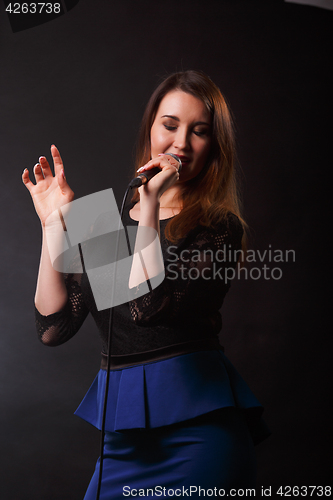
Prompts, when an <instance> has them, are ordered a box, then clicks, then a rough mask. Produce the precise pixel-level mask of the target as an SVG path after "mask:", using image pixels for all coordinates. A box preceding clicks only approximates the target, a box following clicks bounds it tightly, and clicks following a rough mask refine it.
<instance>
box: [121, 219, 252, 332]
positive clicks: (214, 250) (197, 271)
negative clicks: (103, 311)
mask: <svg viewBox="0 0 333 500" xmlns="http://www.w3.org/2000/svg"><path fill="white" fill-rule="evenodd" d="M194 233H195V234H194V235H193V234H192V236H191V235H189V237H188V238H186V239H185V242H184V244H181V245H180V246H178V247H176V246H173V247H172V246H171V247H168V252H167V253H168V255H169V257H168V258H167V259H165V262H164V264H165V279H164V281H163V282H162V283H161V285H159V286H158V287H157V288H156V289H154V290H153V291H151V292H150V293H147V294H145V295H143V296H141V297H138V299H135V300H132V301H131V302H130V303H129V307H130V313H131V317H132V319H133V321H134V322H135V323H136V324H139V325H142V326H153V325H154V324H157V323H158V322H160V321H165V320H166V321H168V322H170V321H171V322H174V321H177V322H179V321H181V320H183V319H185V321H186V318H189V317H191V318H193V314H194V315H197V314H205V313H206V314H207V311H214V310H215V311H216V310H218V309H220V307H221V306H222V303H223V299H224V296H225V294H226V293H227V291H228V289H229V287H230V279H231V278H232V277H233V273H234V269H235V267H236V264H237V260H238V257H239V254H240V251H241V239H242V235H243V228H242V226H241V223H240V221H239V219H238V218H237V217H236V216H234V215H233V216H230V217H229V218H228V221H227V222H225V223H221V224H219V225H218V226H217V227H216V228H214V229H211V228H204V227H201V229H200V230H197V231H195V232H194ZM139 288H140V287H138V291H139Z"/></svg>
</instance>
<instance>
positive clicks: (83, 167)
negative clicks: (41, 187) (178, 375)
mask: <svg viewBox="0 0 333 500" xmlns="http://www.w3.org/2000/svg"><path fill="white" fill-rule="evenodd" d="M332 17H333V12H332V11H329V10H325V9H321V8H317V7H312V6H303V5H297V4H292V3H284V2H283V1H269V0H266V1H240V0H233V1H230V0H229V1H228V0H216V1H215V0H206V1H205V2H202V1H198V0H178V1H174V0H168V1H166V0H162V1H159V2H157V1H156V2H153V1H149V2H140V1H138V0H131V1H129V0H122V1H120V0H114V1H106V0H105V1H102V0H80V2H79V3H78V5H76V7H75V8H73V9H72V10H71V11H70V12H68V13H66V14H65V15H63V16H61V17H59V18H58V19H56V20H53V21H51V22H48V23H46V24H42V25H40V26H37V27H35V28H32V29H27V30H24V31H20V32H17V33H13V32H12V31H11V27H10V24H9V21H8V18H7V17H6V15H5V10H4V5H3V4H0V23H1V24H0V28H1V31H0V43H1V49H0V67H1V76H0V99H1V105H0V113H1V118H0V120H1V121H0V124H1V137H0V147H1V155H0V162H1V163H0V168H1V207H0V221H1V246H0V257H1V261H0V262H1V264H0V270H1V291H0V293H1V298H0V300H1V302H0V308H1V322H0V328H1V335H0V344H1V350H0V352H1V361H0V373H1V412H0V432H1V476H2V479H1V486H0V489H2V490H3V491H0V498H1V499H2V500H31V499H34V500H46V499H47V500H60V499H66V500H80V499H82V498H83V496H84V492H85V489H86V487H87V485H88V483H89V480H90V476H91V474H92V472H93V469H94V465H95V461H96V459H97V457H98V449H99V433H98V431H96V429H94V428H93V427H91V426H90V425H89V424H87V423H85V422H83V421H81V420H80V419H79V418H77V417H75V416H73V412H74V410H75V409H76V407H77V406H78V404H79V403H80V401H81V399H82V397H83V396H84V394H85V392H86V391H87V389H88V387H89V385H90V384H91V382H92V381H93V379H94V377H95V375H96V373H97V371H98V369H99V352H100V345H99V340H98V336H97V333H96V329H95V327H94V324H93V322H92V321H91V319H88V320H87V321H86V323H85V324H84V326H83V328H82V329H81V331H80V332H79V333H78V334H77V335H76V337H75V338H74V339H72V340H71V341H70V342H69V343H67V344H65V345H63V346H60V347H57V348H55V349H50V348H47V347H44V346H43V345H42V344H40V343H39V342H38V340H37V335H36V332H35V329H34V311H33V296H34V289H35V284H36V276H37V270H38V262H39V252H40V243H41V230H40V225H39V221H38V219H37V216H36V214H35V212H34V208H33V205H32V202H31V199H30V196H29V193H28V191H27V190H26V189H25V187H24V185H23V184H22V182H21V173H22V171H23V169H24V168H25V167H28V168H29V170H30V172H31V171H32V167H33V165H34V164H35V163H36V162H37V161H38V157H39V156H40V155H46V156H47V157H48V158H49V157H50V153H49V147H50V145H51V144H52V143H54V144H56V145H57V146H58V147H59V149H60V152H61V154H62V157H63V160H64V163H65V168H66V175H67V179H68V181H69V183H70V185H71V187H72V188H73V190H74V191H75V194H76V197H77V198H79V197H81V196H84V195H87V194H89V193H93V192H97V191H100V190H102V189H105V188H108V187H112V188H113V189H114V192H115V195H116V198H117V200H118V202H120V199H121V196H122V193H123V191H124V189H125V187H126V185H127V182H128V180H129V172H130V170H131V166H132V159H133V152H134V144H135V140H136V133H137V130H138V126H139V122H140V118H141V115H142V112H143V109H144V106H145V103H146V101H147V99H148V97H149V95H150V93H151V92H152V90H153V88H154V87H155V86H156V84H157V83H159V81H160V80H161V78H163V77H164V76H165V75H166V74H168V73H170V72H173V71H178V70H183V69H200V70H203V71H205V72H206V73H207V74H208V75H210V77H211V78H212V79H213V80H214V81H215V82H216V83H217V84H218V85H219V86H220V88H221V89H222V92H223V93H224V94H225V96H226V98H227V101H228V102H229V104H230V106H231V108H232V110H233V114H234V118H235V122H236V128H237V143H238V153H239V162H240V165H241V169H242V181H243V191H244V209H245V217H246V220H247V222H248V224H249V226H250V229H251V235H250V245H249V247H250V248H252V249H255V250H256V251H257V250H259V251H260V252H264V251H265V250H268V249H269V248H271V249H273V250H275V249H279V250H282V251H283V252H285V251H286V250H289V249H293V250H295V253H296V259H295V262H284V263H283V262H282V263H277V264H276V263H270V262H269V261H268V259H267V258H266V259H265V262H264V263H258V262H256V263H252V264H249V268H250V269H251V267H259V268H262V266H263V264H266V265H267V266H268V267H270V268H272V267H276V266H279V267H280V268H281V270H282V272H283V276H282V278H281V279H280V280H274V279H265V278H264V277H263V275H262V276H261V277H260V278H259V279H256V280H254V279H249V280H245V279H244V278H243V279H241V280H235V281H234V283H233V286H232V288H231V291H230V293H229V295H228V297H227V299H226V301H225V305H224V314H223V322H224V327H223V333H222V343H223V344H224V346H225V348H226V354H227V356H228V357H229V358H230V359H231V361H232V362H233V363H234V365H235V366H236V368H237V369H238V370H239V372H240V373H241V374H242V375H243V377H244V378H245V380H246V381H247V382H248V384H249V385H250V387H251V388H252V390H253V392H254V393H255V394H256V396H257V397H258V399H259V400H260V401H261V402H262V403H263V405H264V406H265V418H266V422H267V423H268V425H269V427H270V428H271V429H272V431H273V434H272V436H271V437H270V438H269V439H268V440H266V441H265V442H263V443H262V444H260V445H259V446H258V447H257V454H258V466H259V474H258V486H261V485H265V487H268V486H272V487H273V490H274V489H275V490H276V489H277V487H278V486H280V485H282V486H287V485H290V486H294V485H299V486H300V485H315V486H317V485H325V484H329V482H330V477H331V475H330V474H329V471H330V472H331V469H330V465H331V463H330V460H328V457H329V456H331V453H329V450H331V446H332V445H331V444H329V442H328V440H329V437H330V436H331V415H329V412H328V409H327V407H328V405H329V403H330V392H329V389H330V387H329V358H331V354H330V353H331V334H332V328H331V323H330V322H327V318H328V319H329V313H330V309H331V306H330V304H329V303H328V294H329V292H330V286H329V284H330V283H329V281H328V278H327V276H328V270H329V268H330V265H331V259H330V258H329V257H330V256H329V254H328V249H329V248H330V233H331V227H330V218H328V217H327V212H328V200H329V198H330V190H329V184H330V182H331V176H330V172H331V170H332V161H331V150H330V151H329V147H330V144H331V143H332V138H331V137H332V136H331V134H329V129H330V128H331V127H330V125H331V116H332V114H331V111H330V110H329V109H328V107H329V106H330V104H331V92H332V81H330V73H331V64H332V32H333V31H332V28H333V26H332V25H333V23H332ZM329 153H330V154H329ZM269 245H271V247H269ZM273 497H274V495H273ZM280 498H281V497H280Z"/></svg>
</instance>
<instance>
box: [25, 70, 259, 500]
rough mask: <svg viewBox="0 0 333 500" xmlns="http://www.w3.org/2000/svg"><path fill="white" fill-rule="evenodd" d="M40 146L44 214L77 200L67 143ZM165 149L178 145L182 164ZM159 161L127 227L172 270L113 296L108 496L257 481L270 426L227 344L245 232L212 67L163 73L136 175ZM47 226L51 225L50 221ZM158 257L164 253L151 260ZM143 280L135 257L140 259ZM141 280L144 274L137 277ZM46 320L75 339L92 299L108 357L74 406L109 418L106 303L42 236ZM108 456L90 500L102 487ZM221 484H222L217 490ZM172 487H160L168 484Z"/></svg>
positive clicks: (39, 304) (33, 187) (40, 288)
mask: <svg viewBox="0 0 333 500" xmlns="http://www.w3.org/2000/svg"><path fill="white" fill-rule="evenodd" d="M51 152H52V156H53V162H54V170H55V175H54V176H53V174H52V172H51V169H50V166H49V164H48V162H47V160H46V159H45V158H44V157H41V158H40V160H39V163H38V164H37V165H36V166H35V168H34V174H35V178H36V184H33V183H32V182H31V181H30V179H29V174H28V171H27V170H25V171H24V173H23V182H24V183H25V185H26V186H27V188H28V189H29V191H30V193H31V196H32V198H33V201H34V204H35V207H36V210H37V213H38V215H39V217H40V220H41V223H42V227H43V228H44V227H45V221H46V218H47V217H48V215H49V214H50V213H52V211H54V210H56V209H57V208H59V207H60V206H62V205H63V204H65V203H68V202H70V201H72V200H73V192H72V190H71V189H70V187H69V186H68V184H67V182H66V178H65V175H64V169H63V164H62V160H61V158H60V155H59V152H58V150H57V149H56V147H55V146H52V149H51ZM169 154H173V155H176V156H177V157H178V158H180V160H181V163H182V169H181V170H180V171H178V170H179V168H178V164H177V162H174V161H171V156H169ZM154 167H159V169H160V172H159V173H157V175H155V176H154V177H153V178H152V179H151V180H150V181H149V182H148V183H147V184H146V185H144V186H142V187H140V188H139V189H138V190H137V192H136V193H135V195H134V196H133V199H132V202H131V203H130V205H129V206H127V208H126V210H125V215H124V219H123V223H124V225H126V226H130V225H132V226H135V225H138V226H144V227H151V228H154V229H155V230H156V231H157V232H158V234H159V235H160V242H161V248H162V254H163V259H164V268H165V279H164V281H163V282H162V283H161V284H160V285H159V286H158V287H157V288H155V289H153V290H151V291H150V292H149V293H146V294H144V295H142V296H140V294H138V297H137V298H135V299H133V300H131V301H130V302H128V303H126V304H122V305H120V306H117V307H115V308H114V322H113V337H112V356H111V372H110V389H109V396H108V406H107V416H106V431H107V432H106V435H105V447H104V469H103V481H102V488H101V495H100V498H101V499H105V500H106V499H116V498H123V497H124V496H130V495H139V494H140V492H139V490H142V491H141V496H142V495H143V494H145V495H147V496H148V495H149V496H151V497H153V498H154V497H155V496H156V497H158V496H161V494H162V493H161V492H163V488H165V490H164V496H171V495H174V496H187V495H188V493H189V492H191V496H193V497H196V496H199V494H200V490H199V489H200V488H201V494H200V496H202V495H203V490H205V491H206V494H208V495H209V492H208V493H207V490H208V489H210V490H212V491H213V492H214V495H216V496H219V495H218V490H219V489H222V488H223V489H224V490H225V491H226V493H228V492H229V490H230V489H231V488H245V487H246V488H247V487H254V486H255V455H254V444H256V443H257V442H259V441H260V440H262V439H264V438H265V437H266V436H267V435H268V432H267V430H266V427H265V425H264V423H263V422H262V421H261V413H262V407H261V405H260V404H259V403H258V401H257V400H256V398H255V397H254V396H253V394H252V393H251V391H250V389H249V388H248V386H247V385H246V384H245V382H244V381H243V380H242V379H241V377H240V376H239V374H238V373H237V371H236V370H235V369H234V367H233V366H232V365H231V364H230V362H229V361H228V360H227V358H226V357H225V356H224V354H223V348H222V347H221V346H220V345H219V342H218V333H219V332H220V330H221V326H222V322H221V315H220V312H219V310H220V308H221V306H222V303H223V299H224V297H225V295H226V293H227V291H228V289H229V286H230V282H229V279H228V276H230V275H231V274H232V273H230V270H232V269H234V268H235V267H236V265H237V260H238V255H239V253H240V250H241V249H242V241H243V239H244V236H243V235H244V225H245V223H244V221H243V219H242V218H241V215H240V208H239V202H238V197H237V189H236V182H235V173H234V137H233V128H232V123H231V118H230V114H229V110H228V107H227V105H226V103H225V100H224V98H223V96H222V94H221V92H220V90H219V89H218V87H217V86H216V85H215V84H214V83H213V82H212V81H211V80H210V79H209V78H208V77H207V76H206V75H204V74H203V73H201V72H196V71H186V72H182V73H176V74H173V75H171V76H169V77H168V78H167V79H166V80H164V81H163V82H162V83H161V84H160V85H159V87H158V88H157V89H156V90H155V92H154V93H153V95H152V96H151V98H150V100H149V103H148V105H147V108H146V111H145V114H144V117H143V121H142V127H141V132H140V138H139V143H138V155H137V164H136V167H135V176H137V175H138V173H137V170H139V171H140V172H144V171H147V170H149V169H152V168H154ZM44 232H45V231H44ZM152 267H154V266H152ZM133 279H134V280H135V269H134V270H133ZM139 288H140V284H138V289H139ZM35 304H36V321H37V329H38V333H39V337H40V339H41V341H42V342H43V343H44V344H46V345H59V344H61V343H63V342H65V341H67V340H68V339H69V338H71V337H72V336H73V335H74V334H75V333H76V332H77V331H78V329H79V328H80V326H81V325H82V323H83V321H84V319H85V318H86V316H87V314H88V313H89V312H90V313H91V314H92V315H93V317H94V319H95V321H96V325H97V327H98V329H99V332H100V335H101V339H102V365H101V370H100V372H99V374H98V376H97V377H96V379H95V381H94V383H93V385H92V386H91V388H90V390H89V391H88V393H87V395H86V396H85V398H84V400H83V401H82V403H81V405H80V407H79V408H78V410H77V412H76V413H77V414H78V415H79V416H81V417H82V418H84V419H85V420H87V421H88V422H90V423H92V424H93V425H95V426H96V427H97V428H99V429H100V428H101V413H102V406H103V394H104V388H105V381H106V366H107V359H106V358H107V356H106V353H107V332H108V325H109V313H110V311H109V310H102V311H98V310H97V308H96V305H95V302H94V298H93V295H92V292H91V289H90V286H89V281H88V279H87V276H86V274H85V273H82V274H66V275H63V274H61V273H58V272H57V271H55V270H54V269H53V268H52V265H51V261H50V257H49V254H48V250H47V246H46V243H45V238H44V243H43V249H42V256H41V263H40V270H39V277H38V284H37V291H36V297H35ZM98 469H99V467H98V464H97V467H96V472H95V474H94V475H93V478H92V480H91V482H90V485H89V488H88V491H87V493H86V496H85V500H93V499H94V500H95V497H96V489H97V480H98ZM214 488H216V490H214ZM162 496H163V495H162Z"/></svg>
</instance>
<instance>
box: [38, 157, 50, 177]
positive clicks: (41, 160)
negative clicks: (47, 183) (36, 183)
mask: <svg viewBox="0 0 333 500" xmlns="http://www.w3.org/2000/svg"><path fill="white" fill-rule="evenodd" d="M39 163H40V165H41V166H42V171H43V174H44V177H45V178H46V177H53V175H52V170H51V167H50V165H49V162H48V161H47V159H46V158H45V156H40V157H39Z"/></svg>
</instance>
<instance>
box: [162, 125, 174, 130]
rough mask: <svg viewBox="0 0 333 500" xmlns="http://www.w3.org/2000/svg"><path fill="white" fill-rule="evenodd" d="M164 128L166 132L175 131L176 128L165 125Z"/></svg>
mask: <svg viewBox="0 0 333 500" xmlns="http://www.w3.org/2000/svg"><path fill="white" fill-rule="evenodd" d="M164 127H165V128H166V129H167V130H176V128H177V127H173V126H171V125H165V124H164Z"/></svg>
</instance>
